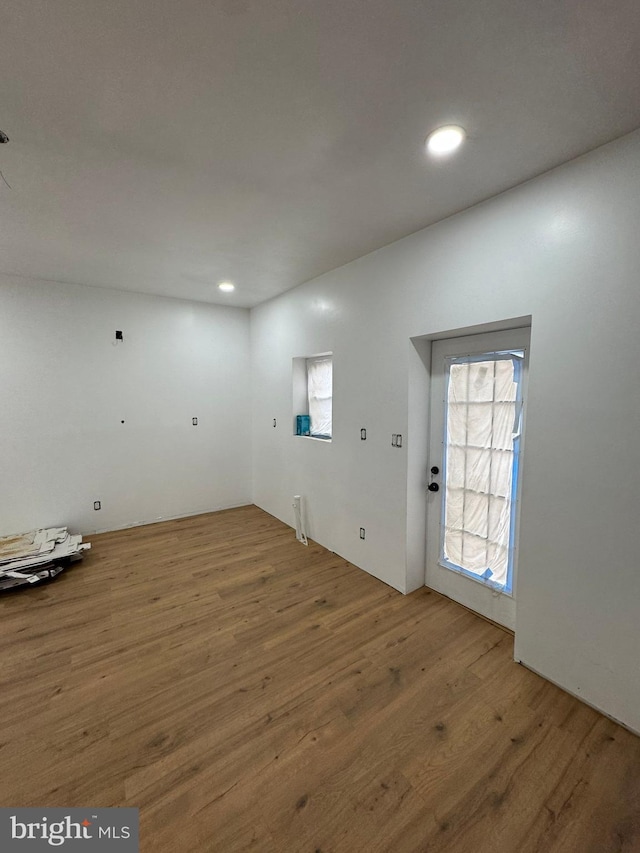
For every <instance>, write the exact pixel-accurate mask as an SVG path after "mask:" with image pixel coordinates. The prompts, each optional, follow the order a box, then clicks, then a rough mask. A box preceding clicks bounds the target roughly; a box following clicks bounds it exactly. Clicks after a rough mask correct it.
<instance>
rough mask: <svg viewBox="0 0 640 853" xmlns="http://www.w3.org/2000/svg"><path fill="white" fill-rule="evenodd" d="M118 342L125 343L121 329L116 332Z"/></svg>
mask: <svg viewBox="0 0 640 853" xmlns="http://www.w3.org/2000/svg"><path fill="white" fill-rule="evenodd" d="M116 340H117V341H123V340H124V337H123V335H122V332H121V331H120V330H119V329H118V330H117V331H116Z"/></svg>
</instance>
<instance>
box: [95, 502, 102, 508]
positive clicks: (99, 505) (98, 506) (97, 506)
mask: <svg viewBox="0 0 640 853" xmlns="http://www.w3.org/2000/svg"><path fill="white" fill-rule="evenodd" d="M93 508H94V509H95V510H98V509H102V504H101V503H100V501H94V502H93Z"/></svg>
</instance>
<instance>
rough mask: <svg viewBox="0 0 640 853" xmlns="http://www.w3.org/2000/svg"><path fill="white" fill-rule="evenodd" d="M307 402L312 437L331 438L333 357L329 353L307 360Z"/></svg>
mask: <svg viewBox="0 0 640 853" xmlns="http://www.w3.org/2000/svg"><path fill="white" fill-rule="evenodd" d="M306 361H307V403H308V405H309V419H310V435H311V437H312V438H324V439H328V438H331V434H332V410H333V359H332V357H331V356H330V355H323V356H317V357H314V358H308V359H307V360H306Z"/></svg>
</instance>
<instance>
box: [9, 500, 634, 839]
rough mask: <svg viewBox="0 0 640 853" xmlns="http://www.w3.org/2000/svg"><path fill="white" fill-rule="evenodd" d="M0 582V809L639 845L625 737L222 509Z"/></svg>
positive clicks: (449, 609) (432, 617) (175, 834)
mask: <svg viewBox="0 0 640 853" xmlns="http://www.w3.org/2000/svg"><path fill="white" fill-rule="evenodd" d="M89 538H90V539H91V541H92V542H93V550H92V551H91V552H90V555H89V556H88V557H87V558H86V559H85V561H84V563H82V564H80V565H77V566H75V567H73V568H71V569H70V570H69V571H68V572H65V573H63V574H62V575H61V576H60V577H59V578H58V579H57V580H55V581H54V582H53V583H51V584H49V585H47V586H45V587H41V588H34V589H28V590H22V591H20V592H15V593H12V594H8V595H4V596H3V597H1V598H0V618H1V631H2V648H3V654H2V659H1V663H0V685H1V692H0V804H2V805H11V806H44V805H50V806H54V805H55V806H58V805H61V806H67V807H71V806H124V805H128V806H138V807H139V808H140V815H141V850H142V851H145V853H146V851H149V853H151V851H162V852H163V851H167V853H169V851H171V853H182V852H183V851H185V853H191V851H225V853H226V852H227V851H230V853H233V851H242V850H252V851H266V852H267V853H274V851H275V852H276V853H285V851H286V853H290V851H310V853H314V851H316V853H317V851H322V853H329V851H344V853H358V851H393V853H405V851H407V852H408V851H438V853H440V851H442V853H444V851H455V853H467V851H468V852H469V853H485V851H486V853H533V851H544V853H547V851H569V853H609V851H611V853H613V851H640V817H639V810H640V738H636V737H635V736H634V735H632V734H630V733H629V732H627V731H625V730H624V729H622V728H621V727H619V726H617V725H615V724H614V723H612V722H611V721H609V720H607V719H606V718H604V717H602V716H601V715H599V714H598V713H596V712H595V711H593V710H591V709H590V708H588V707H587V706H585V705H583V704H581V703H580V702H578V701H577V700H575V699H573V698H572V697H570V696H568V695H567V694H565V693H563V692H562V691H561V690H559V689H558V688H556V687H554V686H553V685H551V684H549V683H547V682H545V681H544V680H543V679H542V678H539V677H538V676H536V675H534V674H533V673H531V672H529V671H528V670H526V669H524V668H523V667H521V666H518V665H517V664H515V663H513V661H512V653H513V648H512V646H513V640H512V638H511V637H510V636H509V635H508V634H506V633H504V632H503V631H501V630H500V629H499V628H497V627H495V626H493V625H491V624H488V623H487V622H485V621H483V620H482V619H479V618H478V617H476V616H474V615H473V614H471V613H469V612H468V611H466V610H464V609H463V608H462V607H459V606H458V605H456V604H454V603H453V602H451V601H448V600H447V599H445V598H443V597H441V596H439V595H438V594H437V593H430V592H429V591H428V590H426V589H423V590H421V591H419V592H417V593H414V594H413V595H411V596H407V597H405V596H402V595H400V594H399V593H397V592H395V591H394V590H392V589H390V588H389V587H387V586H385V585H384V584H383V583H381V582H379V581H377V580H375V579H374V578H372V577H370V576H369V575H367V574H365V573H364V572H361V571H359V570H358V569H355V568H354V567H353V566H351V565H350V564H348V563H347V562H346V561H345V560H343V559H341V558H340V557H337V556H336V555H335V554H332V553H331V552H329V551H326V550H324V549H323V548H321V547H320V546H318V545H316V544H314V543H310V545H309V547H308V548H304V547H303V546H302V545H300V544H299V543H297V542H296V541H295V537H294V534H293V532H292V531H291V529H290V528H288V527H286V526H285V525H283V524H281V523H280V522H278V521H276V520H275V519H273V518H272V517H271V516H269V515H267V514H266V513H264V512H262V511H260V510H259V509H257V508H256V507H244V508H241V509H237V510H229V511H226V512H221V513H214V514H209V515H202V516H197V517H194V518H189V519H183V520H179V521H171V522H165V523H162V524H156V525H152V526H149V527H142V528H136V529H133V530H128V531H123V532H116V533H108V534H103V535H101V536H94V537H89Z"/></svg>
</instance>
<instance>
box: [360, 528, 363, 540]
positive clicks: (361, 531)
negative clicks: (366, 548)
mask: <svg viewBox="0 0 640 853" xmlns="http://www.w3.org/2000/svg"><path fill="white" fill-rule="evenodd" d="M360 538H361V539H364V527H361V528H360Z"/></svg>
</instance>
